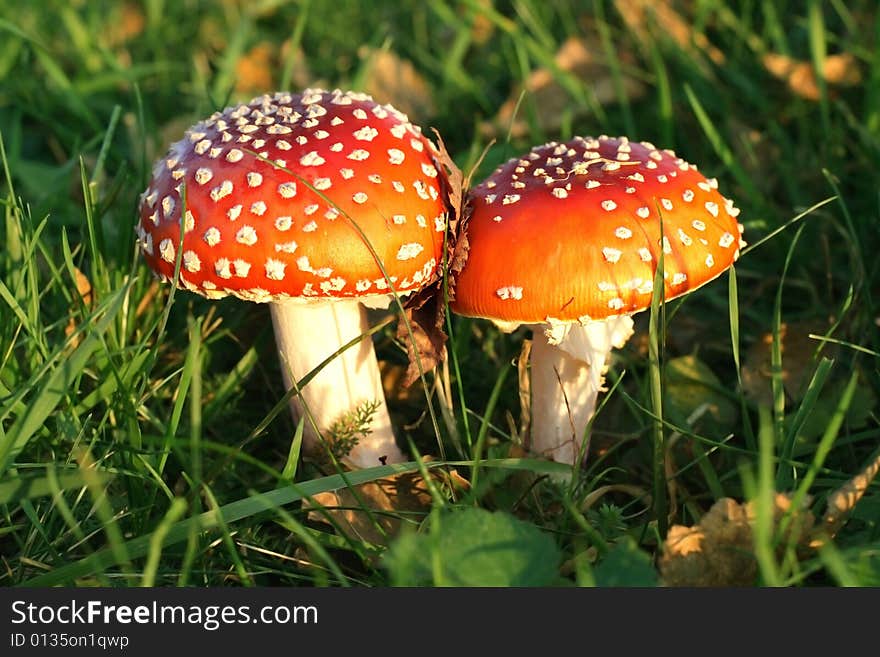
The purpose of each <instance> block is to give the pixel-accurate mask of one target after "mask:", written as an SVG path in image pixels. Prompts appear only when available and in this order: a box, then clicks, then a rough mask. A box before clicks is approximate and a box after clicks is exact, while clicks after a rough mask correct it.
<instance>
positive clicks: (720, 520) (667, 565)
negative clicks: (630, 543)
mask: <svg viewBox="0 0 880 657" xmlns="http://www.w3.org/2000/svg"><path fill="white" fill-rule="evenodd" d="M878 472H880V454H876V455H875V456H874V458H873V459H872V460H871V461H870V462H869V463H868V465H867V466H865V468H863V469H862V471H861V472H859V473H858V474H857V475H856V476H854V477H853V478H852V479H850V480H848V481H847V482H846V483H844V484H843V485H842V486H841V487H840V488H838V489H837V490H836V491H834V492H832V493H831V494H830V495H829V496H828V500H827V506H826V511H825V514H824V515H823V517H822V520H821V521H820V522H819V523H816V520H815V516H814V515H813V513H812V512H811V511H810V510H809V508H808V507H809V504H810V500H809V499H804V500H803V502H802V504H801V506H800V508H797V509H793V507H792V504H793V495H792V494H789V493H777V494H776V497H775V498H774V507H773V524H774V526H775V527H776V528H777V530H778V528H779V527H780V523H781V521H782V519H783V518H787V519H788V524H787V526H786V531H785V534H784V535H783V537H782V540H781V542H780V544H781V545H786V544H789V545H792V544H793V545H795V546H797V547H798V549H799V551H801V552H805V551H806V552H808V551H809V550H815V549H817V548H819V547H821V546H822V545H823V544H825V543H826V542H827V541H828V540H830V539H831V538H833V537H834V536H835V535H836V534H837V532H838V531H839V530H840V529H841V528H842V527H843V525H844V524H845V523H846V520H847V519H848V517H849V515H850V514H851V513H852V510H853V509H854V508H855V506H856V503H858V501H859V500H860V499H861V498H862V496H863V495H864V494H865V491H867V490H868V487H869V486H870V484H871V481H873V479H874V477H876V476H877V473H878ZM754 522H755V506H754V504H753V503H752V502H748V503H746V504H738V503H737V502H736V501H735V500H732V499H730V498H724V499H721V500H718V501H717V502H716V503H715V504H713V505H712V508H710V509H709V511H708V512H707V513H706V515H704V516H703V517H702V518H701V519H700V522H699V523H698V524H696V525H694V526H693V527H685V526H683V525H673V526H672V527H670V528H669V533H668V534H667V536H666V541H665V542H664V544H663V553H662V555H661V557H660V561H659V564H658V565H659V567H660V574H661V577H662V579H663V581H664V582H665V583H666V584H667V585H668V586H750V585H753V584H754V582H755V578H756V577H757V574H758V566H757V561H756V559H755V556H754V541H753V534H752V528H753V525H754Z"/></svg>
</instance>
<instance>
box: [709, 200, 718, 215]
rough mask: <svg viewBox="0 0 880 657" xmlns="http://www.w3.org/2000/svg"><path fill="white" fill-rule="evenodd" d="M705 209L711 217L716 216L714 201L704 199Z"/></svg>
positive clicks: (716, 210) (716, 208)
mask: <svg viewBox="0 0 880 657" xmlns="http://www.w3.org/2000/svg"><path fill="white" fill-rule="evenodd" d="M706 210H708V212H709V214H711V215H712V216H713V217H717V216H718V204H717V203H716V202H715V201H706Z"/></svg>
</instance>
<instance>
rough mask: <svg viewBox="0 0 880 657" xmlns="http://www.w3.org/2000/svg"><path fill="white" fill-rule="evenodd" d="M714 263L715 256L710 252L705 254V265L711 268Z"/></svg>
mask: <svg viewBox="0 0 880 657" xmlns="http://www.w3.org/2000/svg"><path fill="white" fill-rule="evenodd" d="M714 265H715V258H713V257H712V254H711V253H707V254H706V266H707V267H709V268H711V267H712V266H714Z"/></svg>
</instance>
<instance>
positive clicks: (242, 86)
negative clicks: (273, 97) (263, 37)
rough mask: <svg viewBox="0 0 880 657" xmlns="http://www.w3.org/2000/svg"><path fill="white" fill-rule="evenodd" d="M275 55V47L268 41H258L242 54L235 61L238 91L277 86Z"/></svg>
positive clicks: (248, 91)
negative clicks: (274, 78) (273, 73)
mask: <svg viewBox="0 0 880 657" xmlns="http://www.w3.org/2000/svg"><path fill="white" fill-rule="evenodd" d="M274 56H275V52H274V48H273V46H272V44H271V43H269V42H268V41H262V42H260V43H258V44H257V45H255V46H254V47H253V48H251V49H250V50H249V51H248V52H246V53H245V54H244V55H242V56H241V58H240V59H239V60H238V61H237V62H236V63H235V90H236V92H238V93H242V94H248V93H256V92H264V91H266V90H268V89H272V88H273V87H274V86H275V83H274V81H273V76H272V72H273V71H274V70H275V66H274V63H273V59H274Z"/></svg>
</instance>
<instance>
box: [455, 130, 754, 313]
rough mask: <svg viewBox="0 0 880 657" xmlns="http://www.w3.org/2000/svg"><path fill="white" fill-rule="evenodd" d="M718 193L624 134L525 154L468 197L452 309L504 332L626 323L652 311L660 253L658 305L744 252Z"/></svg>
mask: <svg viewBox="0 0 880 657" xmlns="http://www.w3.org/2000/svg"><path fill="white" fill-rule="evenodd" d="M717 187H718V184H717V181H715V180H714V179H711V178H710V179H706V178H705V177H704V176H703V175H702V174H700V173H699V171H697V168H696V167H695V166H694V165H692V164H688V163H687V162H685V161H684V160H682V159H681V158H679V157H676V155H675V154H674V153H673V152H672V151H668V150H658V149H657V148H655V147H654V146H653V145H651V144H648V143H645V142H641V143H640V142H630V141H629V140H628V139H626V138H625V137H620V138H609V137H605V136H602V137H599V138H598V139H593V138H582V137H576V138H574V139H573V140H571V141H569V142H568V143H562V144H560V143H556V142H550V143H548V144H544V145H543V146H538V147H535V148H533V149H532V150H531V151H530V152H529V153H527V154H525V155H524V156H522V157H520V158H515V159H512V160H510V161H509V162H507V163H505V164H503V165H501V166H500V167H499V168H498V169H497V170H496V171H495V172H494V173H493V174H492V175H491V176H489V178H487V179H486V180H484V181H483V182H482V183H480V184H479V185H477V186H476V187H474V188H473V189H472V190H471V192H470V195H469V199H468V204H469V210H468V211H469V213H470V214H469V216H468V218H467V223H466V228H465V230H466V231H467V239H468V244H469V247H470V248H469V251H468V257H467V261H466V263H465V265H464V268H463V270H462V271H461V273H460V274H459V275H458V276H457V278H456V280H455V299H454V302H453V303H452V304H451V305H452V309H453V310H454V311H455V312H457V313H459V314H462V315H468V316H472V317H485V318H490V319H494V320H496V321H500V322H507V323H541V322H545V321H550V322H553V321H559V322H571V321H581V322H584V321H589V320H591V319H593V320H597V319H603V318H606V317H611V316H616V315H624V314H631V313H634V312H638V311H640V310H644V309H645V308H648V307H649V306H650V304H651V295H652V292H653V281H654V274H655V271H656V268H657V265H658V258H659V256H660V253H661V250H662V252H663V253H664V261H663V263H664V274H665V281H666V286H665V287H666V289H665V296H666V298H667V299H672V298H674V297H677V296H680V295H682V294H685V293H687V292H689V291H691V290H693V289H694V288H696V287H699V286H700V285H703V284H704V283H707V282H708V281H710V280H712V279H713V278H715V277H716V276H718V275H719V274H721V273H722V272H723V271H724V270H726V269H727V268H728V267H729V266H730V265H731V263H733V262H734V260H736V259H737V257H738V256H739V250H740V248H741V247H742V246H743V245H744V242H743V241H742V239H741V237H740V235H741V233H742V225H740V224H739V223H738V222H737V219H736V217H737V215H738V214H739V210H737V209H736V208H735V207H734V206H733V203H732V202H731V201H729V200H728V199H725V198H724V197H723V196H722V195H721V194H720V193H719V192H718V189H717ZM661 215H662V220H663V222H662V223H663V235H665V237H664V238H662V239H661V232H660V225H661V221H660V219H661Z"/></svg>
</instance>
